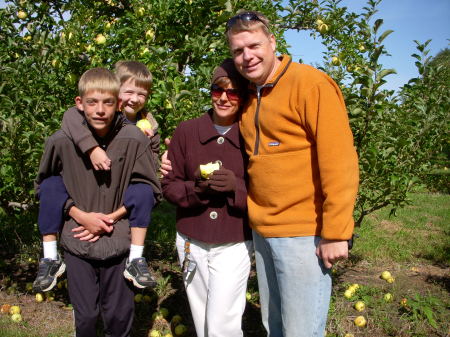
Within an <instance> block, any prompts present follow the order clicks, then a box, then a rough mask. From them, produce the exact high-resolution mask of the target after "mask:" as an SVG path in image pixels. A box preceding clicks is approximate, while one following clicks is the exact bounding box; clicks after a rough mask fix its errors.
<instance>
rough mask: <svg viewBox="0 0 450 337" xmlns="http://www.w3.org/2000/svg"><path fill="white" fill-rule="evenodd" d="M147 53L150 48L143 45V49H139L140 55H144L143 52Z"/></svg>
mask: <svg viewBox="0 0 450 337" xmlns="http://www.w3.org/2000/svg"><path fill="white" fill-rule="evenodd" d="M148 53H150V50H149V49H148V48H147V47H145V48H144V49H142V50H141V52H140V55H141V56H144V55H145V54H148Z"/></svg>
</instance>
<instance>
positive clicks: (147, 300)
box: [143, 295, 152, 303]
mask: <svg viewBox="0 0 450 337" xmlns="http://www.w3.org/2000/svg"><path fill="white" fill-rule="evenodd" d="M143 300H144V302H147V303H148V302H151V301H152V297H151V296H149V295H144V297H143Z"/></svg>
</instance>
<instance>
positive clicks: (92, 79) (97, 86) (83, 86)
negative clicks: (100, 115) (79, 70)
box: [78, 68, 120, 97]
mask: <svg viewBox="0 0 450 337" xmlns="http://www.w3.org/2000/svg"><path fill="white" fill-rule="evenodd" d="M119 89H120V83H119V81H118V80H117V78H116V76H115V75H114V74H113V73H112V72H111V71H110V70H108V69H106V68H92V69H89V70H87V71H85V72H84V73H83V75H81V78H80V80H79V81H78V94H79V95H80V96H81V97H83V96H84V95H86V94H87V93H88V92H90V91H101V92H108V93H110V94H112V95H114V96H118V95H119Z"/></svg>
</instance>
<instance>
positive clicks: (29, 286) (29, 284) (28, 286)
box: [25, 282, 33, 291]
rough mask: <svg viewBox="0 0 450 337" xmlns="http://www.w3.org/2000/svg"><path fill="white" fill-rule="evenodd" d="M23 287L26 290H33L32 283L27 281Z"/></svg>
mask: <svg viewBox="0 0 450 337" xmlns="http://www.w3.org/2000/svg"><path fill="white" fill-rule="evenodd" d="M25 289H26V290H27V291H32V290H33V283H31V282H28V283H27V284H26V285H25Z"/></svg>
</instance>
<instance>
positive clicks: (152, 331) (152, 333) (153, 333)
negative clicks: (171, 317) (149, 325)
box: [148, 329, 161, 337]
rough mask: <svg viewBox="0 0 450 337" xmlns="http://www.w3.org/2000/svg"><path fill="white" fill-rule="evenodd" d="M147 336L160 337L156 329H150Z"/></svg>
mask: <svg viewBox="0 0 450 337" xmlns="http://www.w3.org/2000/svg"><path fill="white" fill-rule="evenodd" d="M148 337H161V333H160V332H159V331H158V330H155V329H152V330H150V331H149V333H148Z"/></svg>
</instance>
